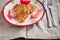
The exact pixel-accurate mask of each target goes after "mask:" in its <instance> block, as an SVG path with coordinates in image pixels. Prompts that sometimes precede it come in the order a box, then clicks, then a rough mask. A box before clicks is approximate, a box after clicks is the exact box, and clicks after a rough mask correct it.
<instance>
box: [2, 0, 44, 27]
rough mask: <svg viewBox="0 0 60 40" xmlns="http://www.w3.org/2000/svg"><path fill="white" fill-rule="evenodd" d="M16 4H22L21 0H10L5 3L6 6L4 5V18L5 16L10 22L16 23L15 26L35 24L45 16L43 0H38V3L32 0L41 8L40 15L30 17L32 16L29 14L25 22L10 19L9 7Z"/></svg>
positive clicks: (32, 2)
mask: <svg viewBox="0 0 60 40" xmlns="http://www.w3.org/2000/svg"><path fill="white" fill-rule="evenodd" d="M15 4H20V0H14V1H13V2H12V1H9V2H7V3H6V4H5V5H4V7H3V9H2V15H3V18H4V19H5V20H6V21H7V22H8V23H10V24H12V25H15V26H29V25H33V24H35V23H37V22H39V21H40V20H41V19H42V18H43V16H44V14H45V10H44V9H45V8H44V5H43V4H42V3H41V2H37V3H36V0H31V2H30V4H33V5H35V6H36V7H37V8H39V9H40V10H41V12H40V15H39V16H38V17H37V18H36V19H30V16H29V17H28V18H27V19H26V20H25V22H23V23H19V22H18V21H17V20H15V19H9V18H8V10H9V9H12V8H13V6H14V5H15Z"/></svg>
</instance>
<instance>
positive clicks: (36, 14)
mask: <svg viewBox="0 0 60 40" xmlns="http://www.w3.org/2000/svg"><path fill="white" fill-rule="evenodd" d="M39 14H40V10H39V9H35V11H33V13H32V15H31V18H33V19H34V18H37V17H38V16H39Z"/></svg>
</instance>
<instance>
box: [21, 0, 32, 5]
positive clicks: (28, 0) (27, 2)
mask: <svg viewBox="0 0 60 40" xmlns="http://www.w3.org/2000/svg"><path fill="white" fill-rule="evenodd" d="M30 1H31V0H20V3H21V4H25V5H27V4H29V3H30Z"/></svg>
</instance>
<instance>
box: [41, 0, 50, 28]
mask: <svg viewBox="0 0 60 40" xmlns="http://www.w3.org/2000/svg"><path fill="white" fill-rule="evenodd" d="M45 1H46V0H42V2H43V4H44V6H45V7H47V4H46V3H45ZM45 4H46V5H45ZM46 19H47V27H48V28H51V26H49V24H50V23H49V18H48V13H47V11H46Z"/></svg>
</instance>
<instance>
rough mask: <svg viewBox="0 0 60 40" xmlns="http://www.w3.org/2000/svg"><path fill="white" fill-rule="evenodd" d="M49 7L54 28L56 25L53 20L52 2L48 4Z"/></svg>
mask: <svg viewBox="0 0 60 40" xmlns="http://www.w3.org/2000/svg"><path fill="white" fill-rule="evenodd" d="M47 7H48V9H49V12H50V15H51V23H52V26H53V27H56V24H55V22H54V19H53V15H52V11H51V8H50V7H52V1H51V2H50V3H49V2H48V3H47Z"/></svg>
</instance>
